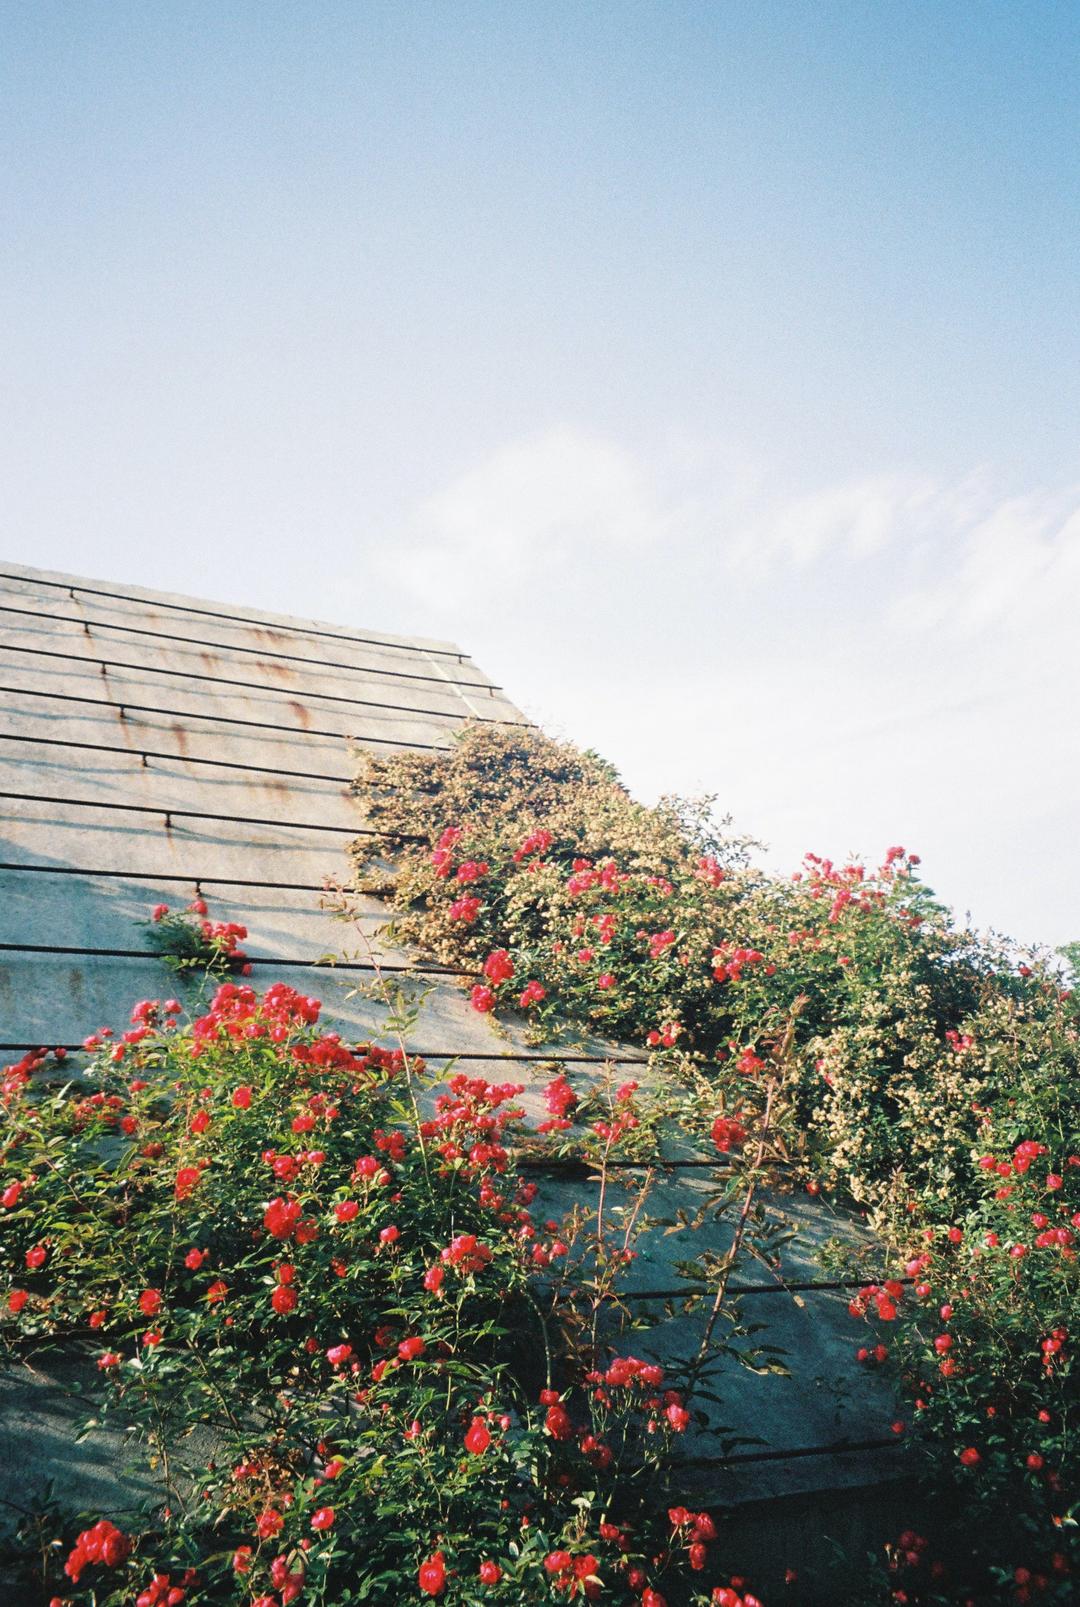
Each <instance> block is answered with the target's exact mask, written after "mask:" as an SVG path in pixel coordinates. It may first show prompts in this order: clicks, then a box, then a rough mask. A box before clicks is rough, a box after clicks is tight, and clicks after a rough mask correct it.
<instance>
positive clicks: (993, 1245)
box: [354, 729, 1080, 1603]
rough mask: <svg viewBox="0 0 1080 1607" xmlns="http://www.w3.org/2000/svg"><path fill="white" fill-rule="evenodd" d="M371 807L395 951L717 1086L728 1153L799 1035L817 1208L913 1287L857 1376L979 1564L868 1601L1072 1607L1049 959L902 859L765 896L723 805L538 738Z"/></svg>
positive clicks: (903, 1549) (1063, 1240)
mask: <svg viewBox="0 0 1080 1607" xmlns="http://www.w3.org/2000/svg"><path fill="white" fill-rule="evenodd" d="M356 789H357V792H358V795H359V796H360V798H361V800H362V802H363V804H364V807H365V809H366V811H367V814H368V818H369V820H370V822H371V825H372V826H373V827H374V829H375V831H376V833H377V835H376V837H375V838H374V839H373V840H372V839H369V840H367V841H365V842H358V843H357V844H356V846H355V849H354V852H355V856H356V860H357V866H358V885H360V886H361V887H365V888H368V889H377V890H378V891H379V892H381V893H382V894H383V895H384V896H386V897H388V898H389V899H390V901H391V903H392V905H393V908H394V912H395V916H394V922H393V930H394V931H395V932H396V933H397V935H398V936H399V937H400V938H401V939H402V940H403V941H407V942H409V943H411V944H413V945H415V946H416V948H417V949H418V950H419V951H420V952H422V953H424V954H430V955H434V956H436V957H437V958H439V959H440V960H444V961H447V962H454V963H458V964H460V963H462V962H472V963H473V964H475V965H476V967H477V969H478V971H479V970H482V971H483V973H484V975H483V979H482V980H481V981H478V982H477V984H476V986H475V989H474V992H473V996H472V1002H473V1005H474V1007H475V1008H477V1009H480V1010H482V1011H483V1012H484V1013H488V1014H491V1013H495V1014H497V1013H498V1012H499V1011H510V1012H513V1013H515V1014H522V1013H523V1014H524V1015H525V1018H526V1020H527V1021H528V1022H529V1024H530V1031H531V1033H532V1035H533V1036H534V1038H536V1039H537V1040H543V1039H545V1038H547V1037H549V1036H553V1035H558V1034H559V1033H560V1032H561V1031H564V1030H565V1027H566V1024H567V1023H572V1024H575V1025H576V1026H577V1027H578V1028H579V1029H587V1030H596V1031H601V1032H604V1033H608V1034H612V1035H614V1036H619V1037H621V1038H624V1039H626V1040H629V1041H630V1042H633V1043H637V1044H641V1045H645V1046H647V1047H648V1048H649V1049H651V1050H652V1052H653V1059H654V1064H653V1068H652V1075H653V1076H656V1075H657V1074H659V1075H660V1077H661V1078H663V1077H664V1076H665V1075H668V1076H670V1077H671V1078H673V1079H678V1080H680V1081H682V1082H684V1083H686V1084H687V1085H696V1086H697V1087H698V1088H702V1087H707V1088H710V1089H711V1090H712V1104H713V1107H714V1109H715V1108H716V1107H720V1111H721V1113H720V1116H719V1117H718V1118H717V1119H716V1122H715V1124H714V1128H713V1137H714V1140H715V1142H716V1144H717V1147H718V1148H720V1149H721V1150H723V1149H724V1147H725V1145H727V1146H729V1147H730V1146H736V1147H737V1146H738V1145H739V1144H741V1143H744V1142H745V1140H746V1137H747V1135H748V1133H749V1134H752V1133H753V1132H754V1131H755V1130H756V1128H757V1126H758V1125H759V1123H760V1121H761V1115H762V1105H761V1100H760V1087H761V1068H762V1065H763V1057H767V1056H768V1055H769V1054H770V1053H772V1052H773V1051H774V1050H775V1045H776V1042H777V1035H778V1030H779V1024H780V1023H787V1024H788V1027H789V1029H790V1032H791V1044H790V1061H789V1065H790V1075H787V1076H786V1077H785V1078H784V1081H783V1085H782V1088H781V1089H780V1090H779V1091H778V1098H779V1102H780V1104H781V1106H782V1108H780V1109H778V1110H776V1112H775V1114H774V1115H773V1116H772V1118H771V1120H772V1122H773V1124H774V1125H775V1127H776V1128H777V1130H778V1131H780V1132H781V1133H782V1134H783V1136H784V1139H785V1141H786V1147H787V1155H788V1158H789V1159H790V1160H791V1161H793V1162H794V1163H795V1165H796V1169H797V1171H799V1170H801V1172H802V1175H803V1178H804V1180H805V1182H806V1186H807V1187H808V1188H809V1189H810V1190H811V1191H812V1192H817V1191H819V1190H820V1189H831V1190H835V1191H836V1192H837V1194H838V1195H839V1196H840V1197H842V1198H843V1197H846V1198H847V1199H848V1200H849V1201H851V1202H853V1203H855V1204H859V1205H861V1206H863V1207H864V1208H865V1209H866V1210H867V1212H868V1214H869V1216H870V1220H871V1221H872V1223H873V1225H874V1226H875V1228H876V1229H877V1232H878V1234H879V1236H880V1241H881V1243H882V1246H883V1249H884V1251H885V1252H886V1255H887V1257H888V1259H889V1260H890V1262H891V1263H892V1265H891V1268H890V1270H892V1271H893V1272H894V1274H895V1275H894V1276H893V1277H890V1278H889V1280H888V1282H887V1283H886V1284H884V1285H873V1286H868V1287H867V1288H866V1289H865V1290H864V1292H863V1295H862V1296H861V1297H860V1298H859V1299H858V1300H856V1301H855V1302H853V1316H855V1317H856V1318H857V1319H858V1320H860V1321H864V1320H868V1321H872V1322H873V1323H874V1324H875V1325H876V1326H877V1327H878V1329H879V1330H880V1331H879V1332H878V1333H876V1334H871V1335H869V1336H867V1338H866V1341H865V1342H864V1343H862V1344H860V1345H858V1347H857V1350H858V1356H859V1362H858V1364H859V1365H870V1366H885V1367H890V1368H895V1369H896V1371H897V1376H898V1378H899V1379H900V1380H901V1381H903V1382H904V1383H906V1385H907V1386H908V1387H909V1388H910V1390H911V1393H912V1396H913V1412H912V1420H911V1422H910V1424H904V1423H903V1422H900V1421H898V1422H897V1424H896V1425H895V1427H896V1431H897V1432H898V1433H907V1434H908V1436H909V1438H910V1439H911V1440H912V1442H913V1443H914V1444H915V1445H917V1446H918V1448H919V1455H920V1456H921V1458H922V1461H923V1464H924V1466H925V1467H926V1469H927V1472H928V1476H929V1481H930V1488H931V1489H932V1490H933V1491H934V1493H935V1499H936V1498H938V1497H940V1496H943V1495H945V1494H946V1493H947V1494H949V1496H950V1498H951V1499H952V1501H953V1503H954V1505H953V1506H952V1507H951V1508H950V1512H951V1515H952V1519H953V1521H954V1522H959V1523H960V1525H961V1526H962V1528H963V1533H964V1541H965V1546H964V1549H965V1551H966V1553H967V1554H966V1557H965V1559H964V1562H963V1564H962V1565H961V1566H959V1567H956V1566H951V1567H946V1563H945V1560H944V1558H943V1556H942V1555H941V1554H940V1552H939V1548H938V1547H937V1546H936V1544H935V1543H934V1542H933V1541H932V1540H931V1538H929V1537H921V1536H916V1537H915V1538H914V1539H912V1538H911V1537H908V1542H907V1544H906V1545H905V1544H899V1545H898V1546H897V1547H896V1548H894V1551H893V1553H892V1564H893V1565H894V1566H893V1570H892V1571H891V1572H890V1573H889V1574H888V1575H887V1576H883V1578H882V1581H881V1586H880V1591H879V1592H878V1593H877V1594H876V1595H874V1596H873V1597H872V1598H869V1597H868V1599H875V1600H881V1599H883V1597H886V1598H888V1597H893V1595H894V1592H896V1594H895V1599H896V1600H897V1601H915V1600H922V1599H925V1600H927V1601H942V1602H944V1601H959V1602H967V1601H973V1602H975V1603H981V1602H983V1601H987V1602H989V1601H996V1600H999V1599H1000V1600H1001V1601H1003V1602H1011V1601H1015V1600H1020V1601H1024V1600H1027V1599H1029V1597H1033V1596H1040V1597H1042V1598H1043V1599H1047V1600H1051V1599H1057V1600H1060V1601H1066V1600H1072V1599H1074V1598H1073V1596H1072V1595H1071V1594H1070V1592H1072V1591H1073V1589H1074V1582H1073V1576H1074V1572H1075V1569H1076V1566H1077V1563H1078V1561H1080V1554H1078V1548H1077V1544H1076V1539H1075V1536H1076V1515H1077V1506H1078V1498H1080V1466H1078V1463H1077V1455H1076V1451H1075V1445H1076V1443H1077V1439H1078V1436H1080V1395H1078V1390H1077V1383H1076V1374H1075V1372H1074V1370H1073V1366H1072V1345H1073V1337H1074V1336H1075V1335H1076V1333H1077V1332H1078V1331H1080V1289H1078V1285H1077V1277H1076V1271H1075V1266H1076V1263H1075V1255H1076V1249H1075V1247H1074V1241H1075V1240H1076V1238H1077V1237H1078V1232H1080V1212H1078V1210H1077V1206H1078V1205H1080V1199H1078V1192H1077V1191H1078V1183H1080V1178H1078V1170H1077V1169H1078V1168H1080V1118H1078V1114H1077V1113H1078V1112H1080V1052H1078V1031H1077V1025H1078V1024H1077V1009H1076V1001H1075V998H1074V997H1073V996H1072V994H1071V993H1070V992H1069V991H1068V990H1067V989H1063V987H1062V983H1061V979H1060V975H1059V970H1058V967H1057V965H1056V963H1055V962H1054V960H1053V957H1052V956H1044V955H1021V954H1017V953H1016V952H1015V951H1014V949H1013V948H1012V947H1011V946H1010V945H1008V944H1006V943H1003V942H999V941H996V940H990V939H985V938H980V937H976V936H975V935H974V934H973V933H971V932H969V931H966V930H964V929H963V928H961V927H958V926H956V925H955V923H954V922H953V921H952V919H951V918H950V916H949V914H948V912H947V911H945V910H944V909H943V908H942V907H941V906H940V905H939V904H938V903H937V901H936V900H935V899H934V897H933V895H932V893H931V892H930V890H929V889H928V888H927V887H926V886H925V884H924V883H923V882H922V881H921V880H920V877H919V870H918V866H919V861H918V857H917V856H916V855H913V854H908V853H906V852H905V851H904V850H903V849H902V848H898V847H897V848H890V849H889V850H888V852H887V853H886V855H885V856H884V859H883V861H882V863H881V864H880V865H879V866H878V867H876V868H875V869H869V868H867V867H866V866H864V865H862V864H860V863H856V862H851V863H847V864H843V865H837V864H835V863H833V862H831V861H829V860H826V859H821V858H819V857H817V856H814V855H809V856H807V859H806V861H805V863H804V865H803V866H802V867H801V868H800V869H799V870H798V871H797V872H796V873H795V875H794V876H793V877H791V878H789V879H786V880H785V879H782V878H778V877H774V876H769V875H765V874H763V873H761V872H759V871H756V870H754V869H753V868H752V867H751V866H750V864H749V857H748V851H747V844H746V843H744V842H733V841H729V840H727V839H725V838H724V837H723V836H722V835H721V834H720V833H719V832H718V830H717V829H716V828H715V827H714V826H713V824H712V823H711V820H710V817H709V814H708V811H707V809H706V808H705V807H704V806H700V807H697V808H691V807H689V806H686V805H679V804H677V803H676V802H674V801H670V800H669V801H665V802H663V803H662V804H661V805H660V806H658V807H657V808H655V809H648V808H645V807H644V806H642V805H639V804H637V803H635V802H634V801H633V800H632V799H630V797H629V796H628V794H627V793H626V792H625V790H624V789H623V788H622V787H621V785H620V784H619V782H618V780H617V778H616V777H615V775H614V774H613V772H612V771H611V770H610V768H609V767H607V766H606V765H604V764H603V763H602V762H601V761H599V760H597V759H596V758H595V757H594V756H592V755H589V754H583V753H580V752H578V751H577V750H574V749H572V748H571V747H569V746H568V745H566V744H558V743H553V742H551V741H549V740H548V739H546V738H544V737H543V736H540V735H537V734H534V733H531V732H530V733H525V734H522V733H517V732H515V733H513V734H509V735H507V734H505V733H502V732H494V731H490V730H486V729H473V730H470V731H466V732H465V733H464V734H463V736H462V737H461V739H460V740H459V742H458V743H457V744H456V745H455V748H454V749H453V750H452V751H451V752H450V753H448V754H438V755H423V756H418V755H394V756H391V757H388V758H379V757H373V756H370V755H368V756H365V757H364V758H363V759H362V761H361V764H360V769H359V772H358V776H357V781H356ZM708 1103H709V1100H708V1098H707V1097H706V1098H705V1099H704V1100H703V1101H702V1108H703V1109H704V1108H706V1107H707V1105H708ZM556 1119H557V1118H556ZM1025 1157H1038V1158H1039V1164H1040V1166H1041V1167H1042V1171H1041V1172H1039V1171H1037V1170H1033V1169H1032V1168H1031V1167H1027V1166H1025V1164H1024V1158H1025ZM912 1289H914V1291H915V1292H914V1293H912ZM943 1310H945V1311H947V1312H948V1317H944V1316H942V1315H941V1312H942V1311H943ZM931 1311H937V1312H938V1317H937V1319H936V1321H935V1322H933V1323H929V1322H928V1313H930V1312H931ZM1048 1347H1049V1348H1048ZM1041 1414H1045V1415H1041ZM916 1540H917V1541H918V1543H917V1544H916V1543H915V1541H916ZM954 1562H955V1559H954ZM898 1575H902V1576H903V1577H902V1578H898Z"/></svg>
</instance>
